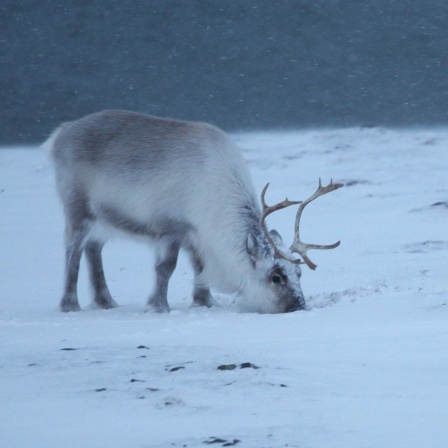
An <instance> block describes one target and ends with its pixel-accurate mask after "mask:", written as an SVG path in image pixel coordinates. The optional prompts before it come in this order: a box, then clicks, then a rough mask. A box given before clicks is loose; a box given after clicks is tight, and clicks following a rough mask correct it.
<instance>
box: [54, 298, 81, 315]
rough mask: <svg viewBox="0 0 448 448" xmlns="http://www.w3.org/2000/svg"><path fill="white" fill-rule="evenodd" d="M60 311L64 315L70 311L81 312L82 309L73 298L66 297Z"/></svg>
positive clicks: (62, 301)
mask: <svg viewBox="0 0 448 448" xmlns="http://www.w3.org/2000/svg"><path fill="white" fill-rule="evenodd" d="M59 309H60V310H61V311H62V312H63V313H69V312H70V311H81V307H80V306H79V303H78V300H77V299H73V297H68V298H67V297H64V298H63V299H62V300H61V303H60V305H59Z"/></svg>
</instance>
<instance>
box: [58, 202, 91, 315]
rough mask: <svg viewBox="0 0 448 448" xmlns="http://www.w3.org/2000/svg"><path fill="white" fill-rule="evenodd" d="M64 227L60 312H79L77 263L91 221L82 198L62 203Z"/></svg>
mask: <svg viewBox="0 0 448 448" xmlns="http://www.w3.org/2000/svg"><path fill="white" fill-rule="evenodd" d="M64 206H65V215H66V227H65V283H64V294H63V296H62V299H61V303H60V308H61V311H64V312H68V311H79V310H80V309H81V308H80V307H79V302H78V293H77V283H78V274H79V263H80V260H81V255H82V252H83V248H84V243H85V240H86V237H87V235H88V233H89V230H90V226H91V219H90V217H89V214H88V213H87V209H86V206H85V202H84V201H83V200H82V198H79V197H75V198H72V200H67V201H64Z"/></svg>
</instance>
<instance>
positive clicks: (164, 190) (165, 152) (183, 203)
mask: <svg viewBox="0 0 448 448" xmlns="http://www.w3.org/2000/svg"><path fill="white" fill-rule="evenodd" d="M44 146H45V147H46V149H47V151H48V152H49V153H50V155H51V158H52V159H53V162H54V167H55V174H56V183H57V189H58V192H59V195H60V198H61V200H62V204H63V208H64V212H65V218H66V229H65V286H64V294H63V296H62V299H61V302H60V309H61V310H62V311H64V312H68V311H78V310H80V306H79V302H78V296H77V281H78V271H79V265H80V259H81V255H82V253H83V252H84V254H85V256H86V260H87V265H88V270H89V277H90V282H91V285H92V287H93V293H94V297H93V305H94V306H95V307H98V308H104V309H107V308H113V307H116V306H117V303H116V302H115V300H114V299H113V298H112V296H111V294H110V292H109V289H108V287H107V284H106V279H105V276H104V271H103V265H102V258H101V251H102V247H103V245H104V243H105V242H106V240H107V239H108V237H109V234H110V232H109V231H110V230H113V229H115V230H119V231H121V232H122V233H123V232H124V233H126V234H128V235H134V236H139V237H143V238H145V239H147V240H150V241H151V242H152V243H153V244H154V246H155V248H156V262H155V272H156V279H155V285H154V289H153V291H152V293H151V295H150V296H149V299H148V303H147V308H148V309H149V310H151V311H153V312H157V313H164V312H169V311H170V308H169V305H168V302H167V289H168V282H169V279H170V277H171V275H172V273H173V271H174V269H175V267H176V263H177V257H178V254H179V250H180V249H184V250H185V251H186V252H187V253H188V254H189V256H190V259H191V263H192V266H193V270H194V289H193V305H197V306H207V307H210V306H212V304H213V299H212V295H211V293H210V288H212V289H214V290H217V291H220V292H224V293H239V294H240V296H242V301H243V303H244V304H245V307H246V309H247V310H250V311H254V312H260V313H283V312H291V311H296V310H303V309H305V308H306V304H305V299H304V296H303V293H302V290H301V287H300V276H301V269H300V264H303V263H305V264H306V265H307V266H308V267H310V268H311V269H315V268H316V265H315V264H314V263H312V262H311V260H310V259H309V258H308V256H307V250H308V249H333V248H335V247H337V246H338V245H339V242H337V243H335V244H332V245H329V246H322V245H313V244H304V243H302V242H301V241H300V238H299V224H300V216H301V213H302V211H303V208H304V207H305V206H306V205H307V204H308V203H310V202H311V201H313V200H314V199H316V198H317V197H319V196H322V195H324V194H326V193H329V192H331V191H334V190H336V189H338V188H340V187H341V186H342V185H341V184H333V183H332V182H331V183H330V184H329V185H328V186H326V187H323V186H322V185H321V183H320V180H319V188H318V189H317V191H316V192H315V193H314V194H313V195H312V196H311V197H310V198H309V199H307V200H306V201H304V202H300V201H289V200H287V199H286V200H285V201H283V202H280V203H278V204H276V205H273V206H268V205H267V204H266V202H265V194H266V190H267V188H268V185H269V184H268V185H266V187H265V188H264V190H263V192H262V195H261V202H262V209H261V208H260V206H259V204H258V201H257V199H256V195H255V193H254V189H253V186H252V182H251V179H250V175H249V173H248V170H247V167H246V164H245V162H244V160H243V157H242V155H241V152H240V150H239V149H238V148H237V147H236V145H235V144H234V143H233V142H232V141H231V139H230V138H229V137H228V136H227V135H226V134H225V133H224V132H222V131H221V130H219V129H218V128H216V127H214V126H212V125H209V124H206V123H196V122H186V121H175V120H171V119H162V118H157V117H153V116H149V115H143V114H138V113H134V112H127V111H120V110H111V111H103V112H99V113H94V114H91V115H88V116H86V117H84V118H81V119H80V120H77V121H74V122H70V123H64V124H63V125H61V126H60V127H59V128H58V129H56V130H55V131H54V133H53V134H52V135H51V136H50V138H49V139H48V140H47V141H46V142H45V143H44ZM296 204H300V207H299V210H298V213H297V218H296V225H295V241H294V243H293V244H292V246H291V247H290V251H289V253H286V252H285V250H284V249H281V248H280V247H281V246H282V241H281V238H280V235H279V234H278V233H277V232H276V231H274V230H273V231H270V232H269V231H268V229H267V226H266V223H265V220H266V217H267V216H268V215H270V214H271V213H273V212H275V211H277V210H280V209H283V208H286V207H290V206H292V205H296ZM293 253H297V254H299V255H300V256H301V257H302V259H303V260H301V259H298V258H294V257H293V255H292V254H293Z"/></svg>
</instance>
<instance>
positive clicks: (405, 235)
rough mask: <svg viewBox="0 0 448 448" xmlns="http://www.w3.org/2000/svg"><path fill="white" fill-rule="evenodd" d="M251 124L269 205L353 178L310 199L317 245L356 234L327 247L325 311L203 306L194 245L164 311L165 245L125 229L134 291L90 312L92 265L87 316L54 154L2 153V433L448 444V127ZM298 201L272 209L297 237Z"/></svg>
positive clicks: (136, 442) (236, 442) (92, 446)
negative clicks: (73, 275)
mask: <svg viewBox="0 0 448 448" xmlns="http://www.w3.org/2000/svg"><path fill="white" fill-rule="evenodd" d="M234 137H235V139H236V141H237V142H238V143H239V145H240V146H241V147H242V148H243V150H244V153H245V156H246V158H247V160H248V162H249V165H250V169H251V172H252V174H253V178H254V182H255V184H256V188H257V190H258V191H261V189H262V187H263V186H264V185H265V183H266V182H268V181H269V182H270V183H271V186H270V189H269V192H268V195H267V196H268V197H267V200H268V202H271V203H272V202H278V201H281V200H283V199H284V197H285V196H286V195H287V196H288V197H289V198H290V199H303V198H305V197H307V196H309V195H310V194H311V193H312V192H313V191H314V190H315V188H316V187H317V181H318V178H319V177H322V180H323V182H324V183H327V182H328V181H329V180H330V178H333V179H334V180H335V181H337V182H344V183H345V184H346V186H345V188H342V189H340V190H338V191H337V192H334V193H331V194H329V195H327V196H325V197H323V198H320V199H318V200H317V201H316V202H315V203H313V204H312V205H310V206H309V207H308V208H307V210H306V211H305V212H304V216H303V220H302V221H303V225H302V228H303V230H302V237H303V239H304V240H306V241H309V242H316V243H321V244H328V243H333V242H334V241H337V240H339V239H340V240H341V241H342V243H341V246H340V247H339V248H337V249H335V250H333V251H322V252H316V251H313V252H311V253H310V257H311V259H312V260H313V261H315V262H316V263H317V265H318V268H317V270H316V271H315V272H312V271H310V270H309V269H307V268H306V267H305V268H303V276H302V288H303V291H304V293H305V296H306V297H307V302H308V307H309V310H308V311H301V312H296V313H292V314H284V315H257V314H244V313H238V312H237V310H236V308H235V306H234V305H233V303H232V302H233V298H231V297H224V296H219V294H218V298H220V303H221V306H219V307H215V308H212V309H198V308H194V309H191V308H189V304H190V297H189V296H190V292H191V289H192V273H191V270H190V267H189V265H188V263H187V260H186V258H182V259H181V260H180V263H179V265H178V268H177V270H176V272H175V274H174V277H173V279H172V281H171V284H170V291H169V301H170V304H171V306H172V308H173V309H174V310H173V311H172V312H171V314H169V315H152V314H145V313H143V309H144V305H145V302H146V295H147V294H148V293H149V291H150V288H151V284H152V281H153V274H152V263H153V259H152V253H151V250H150V249H148V248H147V247H146V246H144V245H141V244H140V245H139V244H137V243H136V242H131V241H126V240H122V241H121V240H120V241H114V242H111V243H109V245H108V246H106V248H105V265H106V275H107V277H108V281H109V286H110V289H111V292H112V295H113V296H114V298H115V299H116V300H117V302H118V303H120V305H121V306H120V307H119V308H117V309H113V310H109V311H103V310H93V309H89V307H88V305H89V301H90V300H89V290H88V287H87V282H86V273H85V272H84V271H83V272H82V276H81V285H80V300H81V306H82V307H83V309H84V311H82V312H80V313H69V314H62V313H60V312H59V311H58V310H57V305H58V302H59V299H60V293H61V286H62V273H63V271H62V270H63V246H62V240H63V216H62V212H61V207H60V204H59V201H58V199H57V196H56V193H55V189H54V182H53V174H52V170H51V166H50V163H49V161H48V160H47V159H46V156H45V154H43V153H42V152H41V151H39V150H38V149H37V148H3V149H1V150H0V446H1V447H2V448H25V447H26V448H28V447H35V448H53V447H58V448H59V447H65V448H71V447H76V448H78V447H80V448H81V447H82V448H85V447H87V448H104V447H108V448H115V447H117V448H122V447H126V448H150V447H151V448H153V447H154V448H155V447H160V448H165V447H189V448H194V447H205V446H213V447H220V446H238V447H242V448H243V447H244V448H246V447H249V448H263V447H266V448H268V447H269V448H271V447H272V448H277V447H301V448H311V447H319V448H326V447H332V448H335V447H344V448H347V447H353V448H364V447H365V448H367V447H371V448H389V447H393V448H412V447H416V448H417V447H418V448H421V447H425V448H442V447H446V446H447V443H448V275H447V274H448V260H447V256H448V130H443V129H430V130H387V129H378V128H373V129H345V130H315V131H302V132H285V133H280V132H279V133H272V132H271V133H251V134H238V135H235V136H234ZM294 214H295V211H294V210H290V209H288V210H284V211H282V212H279V213H277V214H275V215H273V216H272V217H270V218H269V221H270V222H269V224H270V226H271V227H275V228H277V229H278V230H279V231H280V233H282V235H283V237H284V239H285V241H286V242H288V241H289V240H291V239H292V237H293V220H294ZM243 363H249V364H243ZM231 364H234V365H235V366H236V368H234V369H233V370H229V365H231ZM242 364H243V366H245V367H246V368H241V365H242ZM220 366H225V367H226V369H224V367H222V369H224V370H221V369H218V367H220ZM256 367H258V368H256Z"/></svg>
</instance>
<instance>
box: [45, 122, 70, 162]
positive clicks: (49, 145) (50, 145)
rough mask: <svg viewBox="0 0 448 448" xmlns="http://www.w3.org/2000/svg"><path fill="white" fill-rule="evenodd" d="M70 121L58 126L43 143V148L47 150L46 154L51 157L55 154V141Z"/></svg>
mask: <svg viewBox="0 0 448 448" xmlns="http://www.w3.org/2000/svg"><path fill="white" fill-rule="evenodd" d="M67 124H68V123H63V124H62V125H61V126H59V127H58V128H56V129H55V130H54V131H53V132H52V133H51V135H50V137H48V139H47V140H46V141H45V142H43V143H42V145H41V149H42V150H43V151H45V152H46V154H47V155H48V156H49V157H51V156H52V155H53V149H54V142H55V141H56V139H57V137H58V135H59V134H60V132H61V131H62V130H63V129H64V128H65V127H66V125H67Z"/></svg>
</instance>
